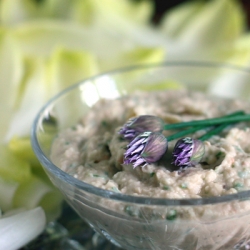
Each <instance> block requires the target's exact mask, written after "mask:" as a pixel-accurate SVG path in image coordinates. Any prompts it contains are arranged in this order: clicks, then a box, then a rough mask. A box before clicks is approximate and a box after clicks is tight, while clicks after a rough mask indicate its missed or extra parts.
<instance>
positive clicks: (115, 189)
mask: <svg viewBox="0 0 250 250" xmlns="http://www.w3.org/2000/svg"><path fill="white" fill-rule="evenodd" d="M111 190H112V191H114V192H116V193H120V190H119V189H118V188H117V187H111Z"/></svg>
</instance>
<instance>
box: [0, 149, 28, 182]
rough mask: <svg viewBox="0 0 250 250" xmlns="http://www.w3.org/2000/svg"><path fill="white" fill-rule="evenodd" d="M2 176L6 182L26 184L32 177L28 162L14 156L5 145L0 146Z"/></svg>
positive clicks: (0, 173)
mask: <svg viewBox="0 0 250 250" xmlns="http://www.w3.org/2000/svg"><path fill="white" fill-rule="evenodd" d="M0 176H1V178H3V179H5V180H10V181H15V182H19V183H21V182H25V181H27V180H28V179H29V178H30V176H31V169H30V165H29V163H28V162H27V161H25V160H22V159H20V158H19V157H17V156H16V155H15V154H13V153H12V152H11V151H10V150H9V149H8V148H7V146H5V145H0Z"/></svg>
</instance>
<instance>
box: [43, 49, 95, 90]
mask: <svg viewBox="0 0 250 250" xmlns="http://www.w3.org/2000/svg"><path fill="white" fill-rule="evenodd" d="M97 72H98V64H97V59H96V58H95V56H93V55H92V54H91V53H88V52H85V51H83V50H69V49H65V48H63V47H58V48H57V49H56V50H55V51H54V53H53V54H52V56H51V58H50V61H49V72H48V78H49V79H48V80H49V81H50V92H52V93H54V94H57V93H58V92H59V91H61V90H63V89H65V88H67V87H69V86H70V85H72V84H74V83H77V82H79V81H81V80H83V79H86V78H88V77H90V76H93V75H95V74H97Z"/></svg>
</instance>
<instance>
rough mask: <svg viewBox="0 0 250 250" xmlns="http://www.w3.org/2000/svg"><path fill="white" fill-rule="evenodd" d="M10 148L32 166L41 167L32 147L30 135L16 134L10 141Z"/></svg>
mask: <svg viewBox="0 0 250 250" xmlns="http://www.w3.org/2000/svg"><path fill="white" fill-rule="evenodd" d="M8 148H9V149H10V151H11V152H13V153H14V154H15V155H16V156H17V157H19V158H20V159H22V160H24V161H27V162H29V163H30V165H31V167H38V166H39V167H41V165H40V163H39V161H38V160H37V157H36V155H35V153H34V151H33V149H32V146H31V140H30V137H17V136H14V137H12V138H11V140H10V141H9V143H8Z"/></svg>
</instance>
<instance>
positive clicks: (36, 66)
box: [6, 57, 49, 140]
mask: <svg viewBox="0 0 250 250" xmlns="http://www.w3.org/2000/svg"><path fill="white" fill-rule="evenodd" d="M46 73H47V72H46V67H45V63H44V60H43V59H41V58H31V57H30V58H26V60H25V64H24V74H23V77H22V80H21V81H20V84H21V88H20V90H19V96H18V98H17V105H16V107H15V113H14V114H13V117H12V119H11V122H10V124H9V129H8V132H7V135H6V138H7V139H8V140H9V139H10V138H12V137H13V136H26V135H29V133H30V129H31V124H32V122H33V120H34V119H35V116H36V114H37V113H38V111H39V110H40V109H41V107H42V106H43V105H44V104H45V102H46V101H47V100H48V98H49V95H48V93H49V89H48V83H47V79H46ZM38 93H39V94H38Z"/></svg>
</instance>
